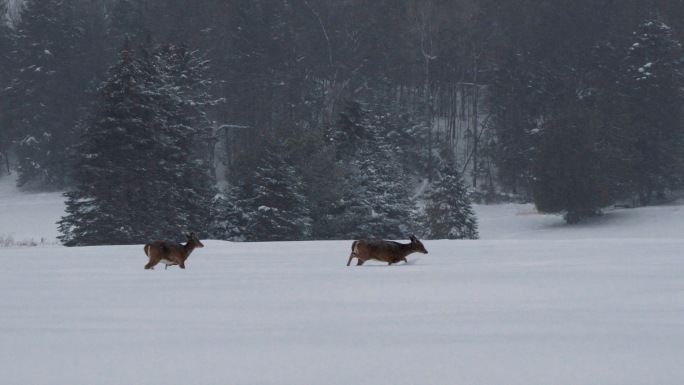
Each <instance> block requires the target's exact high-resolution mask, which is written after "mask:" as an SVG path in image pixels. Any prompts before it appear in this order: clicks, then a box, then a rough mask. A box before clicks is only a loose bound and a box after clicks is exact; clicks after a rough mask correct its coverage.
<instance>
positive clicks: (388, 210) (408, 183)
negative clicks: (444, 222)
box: [333, 103, 416, 239]
mask: <svg viewBox="0 0 684 385" xmlns="http://www.w3.org/2000/svg"><path fill="white" fill-rule="evenodd" d="M380 109H381V108H380V107H378V110H380ZM371 114H372V113H371V112H370V111H367V110H365V109H364V108H362V106H361V104H360V103H351V104H350V105H349V106H348V107H347V109H346V110H345V111H344V112H343V113H342V114H341V115H340V120H339V121H338V125H337V132H335V133H333V139H334V143H335V145H336V147H337V149H338V152H339V155H338V158H339V162H340V163H342V164H344V165H345V166H343V167H342V168H343V169H346V170H347V171H348V175H347V176H346V178H345V179H346V180H347V181H348V182H347V186H348V189H346V191H345V194H344V195H345V196H344V198H343V199H342V201H341V202H339V205H338V207H336V211H338V214H337V218H339V224H338V226H337V228H338V229H337V231H338V237H341V238H391V239H401V238H405V237H406V236H407V233H409V232H412V231H413V230H414V229H415V227H416V226H415V222H416V221H415V217H416V214H415V208H416V207H415V202H414V201H413V198H412V194H411V191H412V187H413V184H414V180H413V176H412V175H411V174H409V173H407V172H405V171H404V170H403V167H402V166H401V162H400V159H399V158H398V154H399V153H401V152H397V151H395V150H396V140H395V138H391V137H388V136H390V134H392V133H394V131H393V130H388V129H386V128H384V127H383V126H382V124H383V119H382V118H381V116H382V114H378V115H377V116H376V117H375V119H373V120H372V121H371V119H369V115H371ZM374 122H376V123H378V125H376V124H374ZM396 129H397V130H401V129H402V128H401V127H398V128H396Z"/></svg>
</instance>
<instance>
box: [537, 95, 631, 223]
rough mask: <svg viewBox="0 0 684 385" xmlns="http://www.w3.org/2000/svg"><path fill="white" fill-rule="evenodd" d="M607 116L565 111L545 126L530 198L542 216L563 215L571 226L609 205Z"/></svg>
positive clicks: (613, 192) (582, 110)
mask: <svg viewBox="0 0 684 385" xmlns="http://www.w3.org/2000/svg"><path fill="white" fill-rule="evenodd" d="M610 127H611V126H610V118H608V119H606V117H605V116H603V115H602V113H601V112H600V111H599V110H596V109H594V110H591V109H589V108H581V107H575V108H571V107H569V108H568V109H567V110H566V111H563V112H560V111H559V112H558V114H557V116H555V117H554V118H553V119H550V120H549V121H547V122H545V123H544V125H543V126H542V130H541V131H540V133H539V134H538V135H539V136H540V139H539V145H538V147H537V152H536V158H535V167H534V176H535V179H534V183H533V194H534V203H535V205H536V206H537V208H538V209H539V210H540V211H542V212H547V213H564V216H565V220H566V221H567V222H568V223H570V224H572V223H577V222H579V221H581V220H582V219H583V218H586V217H588V216H591V215H594V214H596V213H598V212H599V211H600V210H601V208H602V207H604V206H606V205H608V204H610V203H612V202H613V201H614V199H615V196H616V193H617V191H618V190H617V189H616V186H615V185H614V180H615V178H613V177H612V176H611V173H612V172H614V171H615V169H614V168H612V167H611V166H612V165H613V164H614V163H615V161H614V160H612V159H611V152H610V151H606V149H605V147H604V146H605V144H606V143H609V142H610V139H611V132H613V131H612V130H611V128H610Z"/></svg>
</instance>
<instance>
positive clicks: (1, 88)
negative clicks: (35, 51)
mask: <svg viewBox="0 0 684 385" xmlns="http://www.w3.org/2000/svg"><path fill="white" fill-rule="evenodd" d="M8 5H9V2H8V0H0V170H3V169H6V171H7V172H9V158H8V149H9V147H10V143H11V142H12V140H13V139H14V132H13V131H14V130H13V129H12V127H11V120H10V116H9V115H10V113H9V112H10V107H11V104H10V95H11V92H10V89H11V82H12V80H11V79H12V76H11V71H10V69H11V68H12V66H13V64H12V57H11V53H12V49H13V47H12V45H13V39H12V31H11V29H10V27H9V24H8V23H9V22H8V20H7V18H6V17H7V15H8ZM2 174H3V171H0V175H2Z"/></svg>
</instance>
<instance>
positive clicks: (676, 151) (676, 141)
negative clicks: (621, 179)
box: [623, 19, 684, 205]
mask: <svg viewBox="0 0 684 385" xmlns="http://www.w3.org/2000/svg"><path fill="white" fill-rule="evenodd" d="M683 55H684V52H683V51H682V46H681V44H680V43H679V42H678V41H677V40H676V39H675V37H674V34H673V31H672V29H671V28H670V27H669V26H667V25H665V24H664V23H663V22H662V21H660V20H658V19H656V20H651V21H648V22H645V23H642V24H641V25H639V26H638V27H637V29H636V31H635V32H634V33H633V38H632V41H631V45H630V47H629V49H628V52H627V57H626V58H625V59H624V60H623V65H624V71H623V73H624V74H625V75H626V76H625V80H624V91H623V92H624V93H625V95H627V100H628V106H629V111H630V112H629V117H630V124H629V126H628V136H629V137H630V138H631V146H630V147H629V148H628V150H627V153H628V154H629V159H630V176H629V179H630V181H631V183H632V185H633V189H634V191H635V193H636V194H637V195H638V196H639V199H640V202H641V204H642V205H646V204H648V203H649V202H650V201H651V197H652V195H653V194H654V193H657V195H658V196H660V197H662V196H663V195H664V191H665V189H666V188H673V187H681V186H682V184H683V183H684V171H683V170H684V167H683V166H684V107H683V106H684V94H683V93H682V92H683V91H682V90H683V87H684V73H683V72H682V63H683V62H684V56H683Z"/></svg>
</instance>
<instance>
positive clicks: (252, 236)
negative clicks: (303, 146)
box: [235, 138, 312, 241]
mask: <svg viewBox="0 0 684 385" xmlns="http://www.w3.org/2000/svg"><path fill="white" fill-rule="evenodd" d="M267 140H268V144H266V147H265V148H263V150H262V151H263V152H262V153H261V156H260V162H259V164H257V166H256V168H255V169H254V171H253V175H252V177H251V178H250V181H249V183H248V184H241V185H239V186H238V190H237V191H238V194H237V195H238V196H237V200H236V202H235V205H236V206H237V207H239V208H240V210H241V211H242V215H244V217H245V219H246V220H245V225H244V228H245V230H244V232H245V233H244V237H245V239H246V240H248V241H294V240H305V239H309V238H310V236H311V227H312V221H311V216H310V215H311V214H310V210H309V208H308V207H309V205H308V202H307V201H306V198H305V195H304V190H305V185H304V183H303V181H302V177H301V175H300V173H299V171H298V170H297V169H296V168H295V167H294V166H293V165H292V162H291V161H290V160H289V159H288V153H289V149H288V146H287V145H286V143H284V142H282V141H280V140H279V139H278V138H269V139H267ZM238 224H240V221H238Z"/></svg>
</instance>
